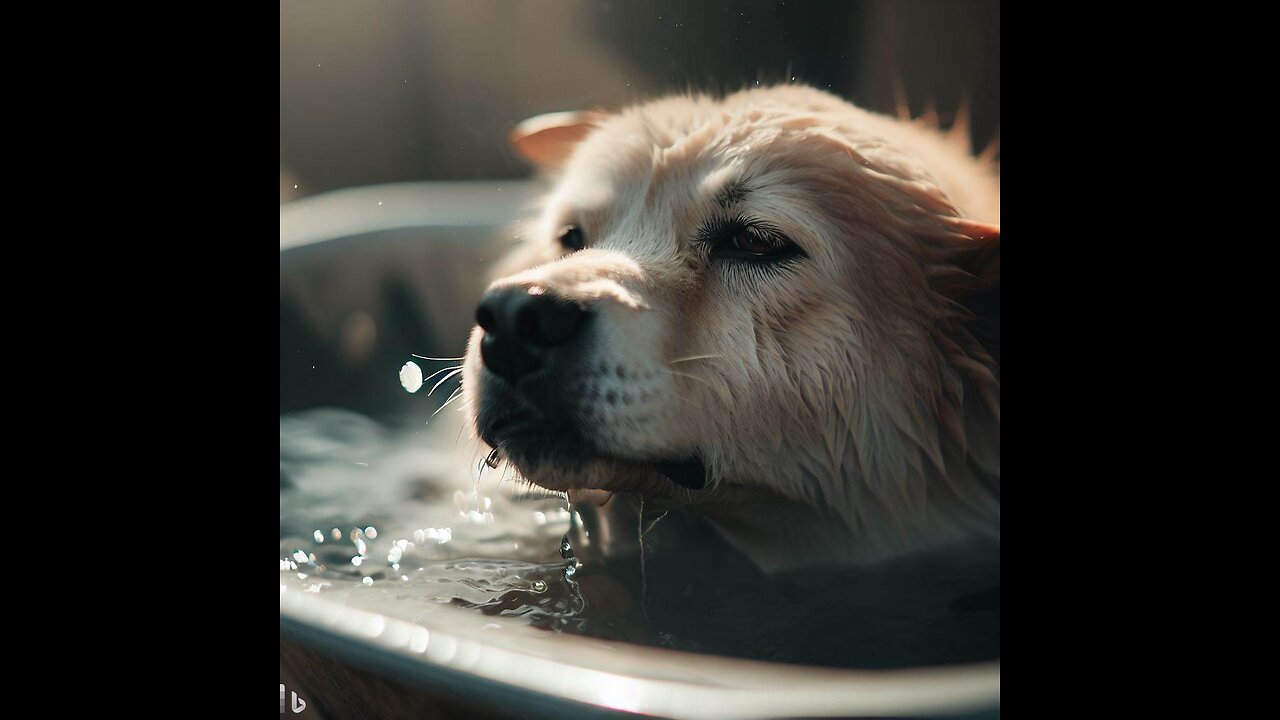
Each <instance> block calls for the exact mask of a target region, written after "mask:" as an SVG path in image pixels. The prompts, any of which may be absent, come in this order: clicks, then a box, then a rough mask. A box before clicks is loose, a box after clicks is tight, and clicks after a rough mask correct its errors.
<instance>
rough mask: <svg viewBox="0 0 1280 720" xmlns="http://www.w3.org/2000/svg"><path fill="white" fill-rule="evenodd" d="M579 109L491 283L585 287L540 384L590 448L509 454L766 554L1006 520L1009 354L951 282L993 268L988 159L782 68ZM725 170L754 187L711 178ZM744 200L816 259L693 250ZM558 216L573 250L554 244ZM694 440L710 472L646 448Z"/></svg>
mask: <svg viewBox="0 0 1280 720" xmlns="http://www.w3.org/2000/svg"><path fill="white" fill-rule="evenodd" d="M579 129H580V132H571V133H569V134H568V137H569V138H570V140H569V141H568V142H567V143H564V142H563V141H561V142H562V144H565V145H566V146H565V147H564V148H563V150H562V151H560V150H559V148H556V149H557V152H558V154H555V153H553V154H551V155H546V156H545V157H546V159H545V160H543V164H544V167H543V170H544V171H546V173H547V174H548V176H549V177H550V178H551V180H552V182H553V183H554V185H553V189H552V190H551V191H550V192H549V193H548V195H547V196H546V198H545V199H544V201H543V203H542V205H541V207H540V209H539V214H538V217H537V219H535V220H533V221H531V222H530V223H529V224H528V225H527V226H525V227H524V228H523V229H522V231H521V242H520V244H519V245H518V246H517V247H515V248H514V249H513V250H512V251H511V253H510V254H509V255H508V256H507V257H506V258H505V259H504V260H503V261H502V262H501V263H500V264H499V265H498V267H497V268H496V269H495V272H494V277H495V278H497V279H496V280H495V283H494V284H495V286H505V285H523V286H532V285H538V286H541V287H543V288H544V289H546V290H547V291H549V292H555V293H558V294H561V295H563V296H565V297H567V298H571V299H574V300H577V301H580V302H582V303H587V304H591V305H593V306H594V307H595V308H596V310H597V312H598V314H599V317H600V319H601V322H599V323H597V326H596V327H597V329H596V331H595V334H594V335H593V336H592V337H591V338H590V350H589V352H587V353H586V357H584V358H583V359H582V361H581V362H580V363H578V364H576V365H575V366H574V367H572V368H566V369H564V371H563V373H562V374H561V375H560V376H559V377H558V378H557V380H556V381H555V383H554V388H553V390H550V391H549V392H554V393H555V395H556V402H557V403H561V406H562V408H563V412H566V413H568V414H569V415H571V416H573V417H574V418H576V420H577V424H578V425H580V426H581V427H585V428H590V429H591V430H590V436H589V437H588V438H586V440H587V441H588V444H589V445H590V447H591V448H593V452H594V451H597V450H598V451H600V453H601V455H602V457H600V458H592V457H587V458H578V459H575V458H574V457H573V454H572V452H571V451H569V450H566V451H565V452H563V453H560V454H558V455H556V456H555V458H558V459H552V460H551V461H549V462H547V461H545V460H546V458H542V459H540V460H539V461H538V462H532V461H526V462H522V461H521V458H520V457H513V458H511V459H512V460H513V461H514V462H515V465H516V466H517V468H518V469H520V470H521V472H522V473H523V474H524V475H525V477H526V478H527V479H529V480H530V481H531V482H534V483H536V484H538V485H541V486H544V487H548V488H552V489H558V490H563V489H569V488H582V487H596V488H604V489H606V490H623V491H635V492H643V493H645V494H646V496H647V497H649V498H652V499H653V500H654V501H655V502H660V503H665V504H667V505H684V506H688V507H690V508H691V509H694V510H696V511H697V512H701V513H703V514H705V515H706V516H707V517H709V518H710V519H711V520H712V522H713V523H714V524H715V525H716V527H717V528H719V529H720V530H721V532H723V533H724V534H725V536H726V537H727V538H728V539H729V540H730V541H731V542H733V543H734V544H735V545H737V546H738V547H739V548H741V549H742V550H744V551H745V552H747V553H748V554H749V555H750V556H751V557H752V558H753V559H754V560H755V561H756V562H757V563H758V564H760V565H761V566H762V567H765V568H768V569H776V568H781V567H789V566H794V565H796V564H798V563H805V564H808V563H825V562H868V561H876V560H881V559H885V558H889V557H894V556H899V555H902V554H904V553H908V552H911V551H913V550H918V549H923V548H931V547H938V546H940V545H946V544H950V543H956V542H961V541H963V540H965V539H967V538H972V537H986V538H998V535H999V479H1000V394H999V371H998V368H997V366H996V362H995V361H994V360H993V359H992V357H991V356H990V354H989V353H988V352H987V350H986V349H984V347H983V346H982V345H981V344H980V343H979V342H978V341H977V340H976V339H975V338H974V335H973V333H972V332H971V327H970V326H971V317H970V313H969V312H968V310H966V308H965V306H964V301H965V299H966V298H967V297H968V296H969V294H970V293H973V292H974V291H976V290H977V289H979V288H981V287H990V286H992V285H994V284H997V283H998V259H999V250H998V223H999V183H998V178H997V175H996V172H995V170H994V168H993V166H992V165H991V164H990V163H987V162H984V161H981V160H978V159H975V158H974V157H973V156H972V155H971V153H970V152H969V149H968V147H967V145H966V144H965V143H964V142H961V141H958V140H957V138H956V137H955V136H951V137H948V136H945V135H944V134H942V133H941V132H939V131H937V130H936V129H935V128H931V127H926V126H924V125H922V124H920V123H914V122H906V121H903V120H901V119H894V118H890V117H887V116H882V115H877V114H873V113H870V112H867V111H864V110H862V109H860V108H857V107H855V106H853V105H851V104H849V103H847V102H844V101H843V100H840V99H839V98H836V97H834V96H832V95H829V94H826V93H822V92H819V91H817V90H814V89H811V88H807V87H802V86H793V85H788V86H779V87H773V88H762V89H752V90H748V91H744V92H740V93H737V94H734V95H730V96H728V97H726V98H723V99H715V98H710V97H704V96H687V95H686V96H679V97H672V98H666V99H662V100H658V101H656V102H652V103H648V104H644V105H640V106H637V107H632V108H629V109H626V110H623V111H620V112H617V113H609V114H593V115H591V116H590V117H589V120H588V122H585V123H583V124H582V125H581V127H580V128H579ZM734 181H743V182H744V183H745V187H744V190H745V196H744V197H737V198H735V197H733V194H732V193H730V194H729V195H728V196H726V195H725V194H724V192H725V189H726V188H732V187H733V186H734V185H733V183H734ZM735 201H740V202H741V204H740V206H737V205H734V206H733V207H734V208H736V209H738V210H741V211H744V212H749V213H750V214H751V215H752V216H756V217H760V218H763V219H765V220H767V221H768V222H770V223H772V224H773V225H775V226H777V227H778V228H779V229H781V230H782V231H783V232H785V233H786V234H787V235H788V236H789V237H790V238H791V239H792V240H794V241H795V242H796V243H797V244H799V245H800V246H801V247H802V248H803V249H804V250H805V252H806V253H807V254H808V258H806V259H804V260H802V261H800V262H798V263H795V264H794V265H792V266H790V267H788V268H786V269H785V270H783V271H780V272H776V273H771V274H768V275H761V274H759V273H756V272H754V271H752V270H751V269H750V268H738V267H730V266H725V265H717V264H715V263H710V262H708V261H707V259H706V258H705V257H703V256H700V255H699V254H698V252H697V251H696V244H695V243H692V241H691V238H692V237H694V235H695V234H696V229H697V228H698V227H699V226H700V225H701V224H703V223H705V222H707V221H708V219H709V218H712V217H714V216H716V214H717V213H724V212H730V210H729V209H726V207H725V205H726V203H728V204H730V205H732V204H733V203H734V202H735ZM566 222H576V223H581V224H582V225H583V226H584V227H585V228H586V230H587V234H588V238H589V242H588V248H587V249H585V250H582V251H579V252H576V253H572V254H567V253H565V252H564V250H563V249H562V248H561V247H560V246H559V245H558V244H557V242H556V235H557V230H558V228H559V227H561V226H562V225H564V224H565V223H566ZM993 229H994V237H995V239H994V240H993V239H992V237H991V236H992V232H993ZM479 337H480V334H479V330H478V329H477V330H476V331H474V332H473V334H472V338H471V343H470V347H469V348H468V352H467V356H466V359H465V363H464V367H465V370H464V378H465V382H464V392H465V393H466V394H467V398H466V400H467V403H468V405H469V406H470V408H471V412H472V415H473V417H474V416H475V415H476V414H477V413H478V412H479V409H480V408H482V407H484V404H485V403H486V402H488V403H493V402H495V400H494V398H493V397H486V396H485V391H484V387H485V384H484V382H482V380H483V375H484V373H485V372H486V371H485V370H484V369H483V367H482V364H481V363H480V361H479V357H478V353H477V345H478V340H479ZM700 356H706V357H700ZM684 358H695V359H691V360H685V359H684ZM624 399H625V402H624ZM686 452H693V453H697V454H698V455H699V456H701V457H702V458H703V460H704V463H705V465H706V467H707V471H708V479H709V485H708V487H707V488H706V489H704V490H700V491H689V490H685V489H684V488H679V487H676V486H673V485H672V484H671V483H670V482H668V481H666V480H665V479H663V478H662V477H661V476H659V475H657V474H656V473H654V472H653V470H652V469H651V467H649V466H647V465H646V464H645V461H646V460H647V459H650V458H653V457H655V456H657V455H662V454H671V453H686Z"/></svg>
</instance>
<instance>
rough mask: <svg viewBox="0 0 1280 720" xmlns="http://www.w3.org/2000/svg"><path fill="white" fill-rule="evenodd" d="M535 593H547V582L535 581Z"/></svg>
mask: <svg viewBox="0 0 1280 720" xmlns="http://www.w3.org/2000/svg"><path fill="white" fill-rule="evenodd" d="M533 591H534V592H537V593H540V592H546V591H547V584H546V583H545V582H543V581H541V580H534V581H533Z"/></svg>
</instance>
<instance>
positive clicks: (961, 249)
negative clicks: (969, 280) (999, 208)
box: [943, 217, 1000, 290]
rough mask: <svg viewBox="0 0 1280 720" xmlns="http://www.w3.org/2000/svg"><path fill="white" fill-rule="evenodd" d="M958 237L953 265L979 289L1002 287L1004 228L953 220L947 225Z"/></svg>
mask: <svg viewBox="0 0 1280 720" xmlns="http://www.w3.org/2000/svg"><path fill="white" fill-rule="evenodd" d="M943 222H944V223H945V224H946V226H947V227H948V228H949V229H950V230H951V231H952V233H954V235H953V236H952V237H953V240H952V243H951V249H952V251H954V253H955V254H954V255H953V257H952V262H954V263H955V265H956V266H957V267H959V268H960V269H961V270H963V271H965V272H966V273H968V274H969V275H971V276H972V277H973V278H974V281H975V282H976V284H977V286H976V287H970V288H969V289H971V290H987V289H990V288H993V287H999V286H1000V226H999V225H994V224H992V223H984V222H979V221H977V220H970V219H969V218H957V217H949V218H945V219H944V221H943Z"/></svg>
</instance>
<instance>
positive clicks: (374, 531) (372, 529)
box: [364, 525, 378, 540]
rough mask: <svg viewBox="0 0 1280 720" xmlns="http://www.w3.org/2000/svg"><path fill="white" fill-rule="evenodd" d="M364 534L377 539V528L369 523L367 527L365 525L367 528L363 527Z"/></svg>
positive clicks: (371, 538)
mask: <svg viewBox="0 0 1280 720" xmlns="http://www.w3.org/2000/svg"><path fill="white" fill-rule="evenodd" d="M364 536H365V537H367V538H369V539H370V540H377V539H378V529H377V528H375V527H374V526H372V525H370V526H369V527H367V528H365V529H364Z"/></svg>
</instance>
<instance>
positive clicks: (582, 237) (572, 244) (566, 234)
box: [560, 225, 587, 252]
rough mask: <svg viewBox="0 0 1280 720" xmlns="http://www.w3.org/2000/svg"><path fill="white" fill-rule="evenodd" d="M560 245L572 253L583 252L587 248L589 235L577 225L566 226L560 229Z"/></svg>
mask: <svg viewBox="0 0 1280 720" xmlns="http://www.w3.org/2000/svg"><path fill="white" fill-rule="evenodd" d="M560 244H561V245H563V246H564V248H565V249H566V250H568V251H570V252H573V251H575V250H581V249H582V248H584V247H586V246H587V235H586V233H584V232H582V228H580V227H578V226H577V225H565V226H564V227H562V228H560Z"/></svg>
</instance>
